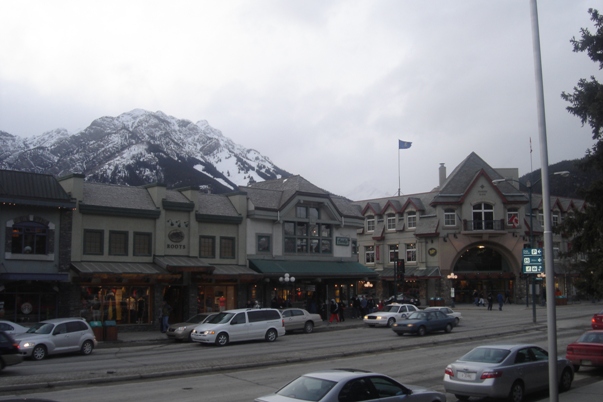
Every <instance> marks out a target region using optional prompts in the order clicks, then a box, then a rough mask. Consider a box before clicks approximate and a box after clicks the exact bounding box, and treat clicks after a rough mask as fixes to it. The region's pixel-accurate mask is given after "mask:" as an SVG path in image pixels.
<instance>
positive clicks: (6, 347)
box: [0, 331, 23, 370]
mask: <svg viewBox="0 0 603 402" xmlns="http://www.w3.org/2000/svg"><path fill="white" fill-rule="evenodd" d="M22 361H23V356H21V355H20V354H19V343H18V342H17V341H15V340H14V339H13V338H11V336H10V335H9V334H7V333H6V332H4V331H0V370H2V369H4V368H5V367H6V366H13V365H15V364H19V363H21V362H22Z"/></svg>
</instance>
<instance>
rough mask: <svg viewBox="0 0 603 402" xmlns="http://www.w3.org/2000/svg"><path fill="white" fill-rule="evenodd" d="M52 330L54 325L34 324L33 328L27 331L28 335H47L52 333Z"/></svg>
mask: <svg viewBox="0 0 603 402" xmlns="http://www.w3.org/2000/svg"><path fill="white" fill-rule="evenodd" d="M53 328H54V325H52V324H45V323H43V322H38V323H37V324H34V326H33V327H31V328H29V329H28V330H27V333H28V334H49V333H51V332H52V329H53Z"/></svg>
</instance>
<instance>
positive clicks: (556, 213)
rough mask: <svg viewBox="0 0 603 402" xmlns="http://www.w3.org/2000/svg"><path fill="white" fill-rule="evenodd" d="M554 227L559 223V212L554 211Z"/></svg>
mask: <svg viewBox="0 0 603 402" xmlns="http://www.w3.org/2000/svg"><path fill="white" fill-rule="evenodd" d="M552 218H553V227H555V226H557V225H559V212H557V211H553V216H552Z"/></svg>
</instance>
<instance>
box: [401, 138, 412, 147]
mask: <svg viewBox="0 0 603 402" xmlns="http://www.w3.org/2000/svg"><path fill="white" fill-rule="evenodd" d="M411 145H412V142H408V141H402V140H398V149H408V148H410V146H411Z"/></svg>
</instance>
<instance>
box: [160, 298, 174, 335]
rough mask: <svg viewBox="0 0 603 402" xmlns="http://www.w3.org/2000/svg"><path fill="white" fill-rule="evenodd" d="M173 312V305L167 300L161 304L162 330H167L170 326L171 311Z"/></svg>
mask: <svg viewBox="0 0 603 402" xmlns="http://www.w3.org/2000/svg"><path fill="white" fill-rule="evenodd" d="M171 312H172V306H170V305H169V304H168V302H167V301H166V300H164V301H163V304H162V305H161V332H163V333H165V332H167V330H168V328H169V326H170V313H171Z"/></svg>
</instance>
